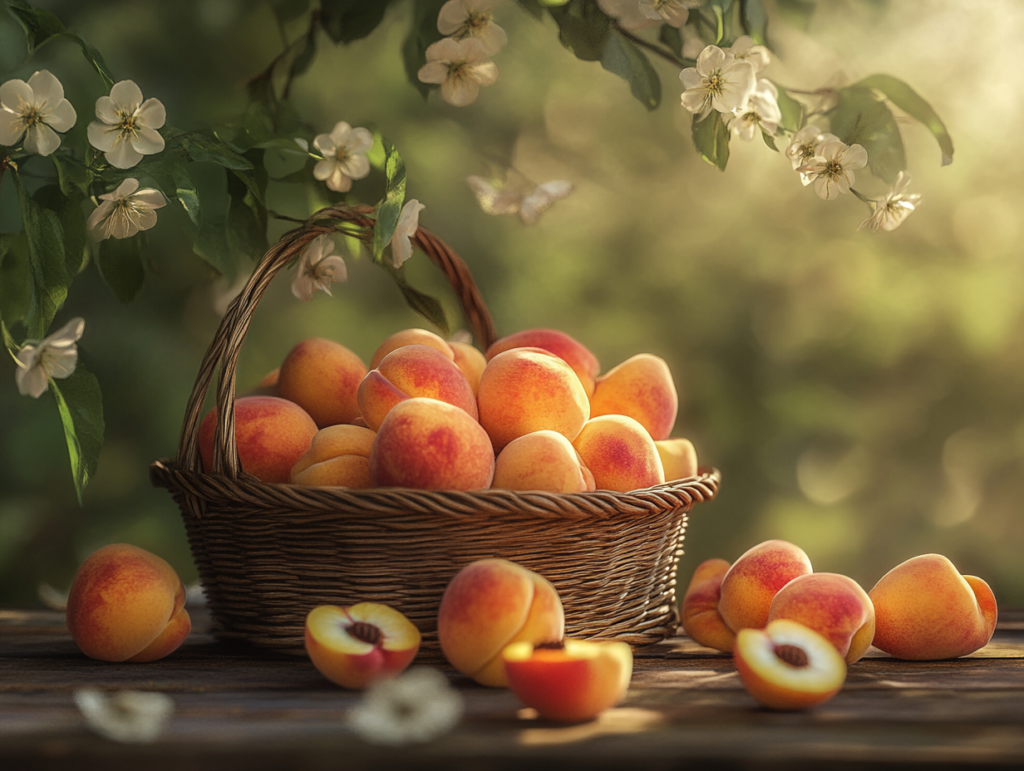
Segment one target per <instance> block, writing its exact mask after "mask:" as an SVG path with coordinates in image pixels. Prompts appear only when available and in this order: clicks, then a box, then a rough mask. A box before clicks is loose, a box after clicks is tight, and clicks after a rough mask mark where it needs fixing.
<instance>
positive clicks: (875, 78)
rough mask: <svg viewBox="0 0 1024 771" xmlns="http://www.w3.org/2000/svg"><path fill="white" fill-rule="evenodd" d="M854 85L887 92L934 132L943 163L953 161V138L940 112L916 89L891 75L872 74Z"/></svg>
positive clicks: (902, 108)
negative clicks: (940, 116) (939, 114)
mask: <svg viewBox="0 0 1024 771" xmlns="http://www.w3.org/2000/svg"><path fill="white" fill-rule="evenodd" d="M854 86H859V87H861V88H873V89H875V90H876V91H880V92H882V93H883V94H885V97H886V98H887V99H888V100H889V101H890V102H892V103H893V104H894V105H896V106H897V107H899V108H900V109H901V110H903V112H905V113H906V114H907V115H909V116H910V117H911V118H913V119H914V120H916V121H918V122H919V123H922V124H924V126H925V127H926V128H927V129H928V130H929V131H931V132H932V135H933V136H934V137H935V141H937V142H938V143H939V149H940V150H942V165H943V166H948V165H949V164H950V163H952V162H953V138H952V137H951V136H950V135H949V132H948V131H947V130H946V125H945V124H944V123H943V122H942V119H941V118H939V116H938V113H936V112H935V110H934V109H933V108H932V106H931V105H930V104H928V102H926V101H925V100H924V99H922V98H921V96H920V95H918V93H917V92H916V91H914V89H912V88H911V87H910V86H908V85H907V84H906V83H904V82H903V81H902V80H900V79H899V78H894V77H892V76H891V75H872V76H871V77H868V78H864V80H862V81H860V82H858V83H854Z"/></svg>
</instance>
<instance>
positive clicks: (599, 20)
mask: <svg viewBox="0 0 1024 771" xmlns="http://www.w3.org/2000/svg"><path fill="white" fill-rule="evenodd" d="M548 13H550V14H551V18H553V19H554V20H555V23H556V24H558V39H559V40H560V41H561V43H562V45H563V46H565V47H566V48H568V49H569V50H570V51H572V52H573V54H575V56H576V58H577V59H582V60H583V61H585V62H598V61H601V59H602V58H603V57H604V50H605V44H606V43H607V42H608V37H609V35H611V30H612V20H611V19H609V18H608V17H607V16H605V14H604V13H602V12H601V9H600V8H599V7H598V5H597V3H592V2H587V0H571V1H570V2H569V3H567V4H566V5H564V6H561V7H559V8H551V9H549V10H548Z"/></svg>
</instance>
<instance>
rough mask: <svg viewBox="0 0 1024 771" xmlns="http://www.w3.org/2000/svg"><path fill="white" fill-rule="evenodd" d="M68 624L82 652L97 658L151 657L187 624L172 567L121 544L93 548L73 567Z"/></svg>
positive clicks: (174, 643) (180, 637)
mask: <svg viewBox="0 0 1024 771" xmlns="http://www.w3.org/2000/svg"><path fill="white" fill-rule="evenodd" d="M67 624H68V630H69V631H70V632H71V637H72V638H73V639H74V641H75V643H77V644H78V647H79V648H81V650H82V653H84V654H85V655H86V656H89V657H90V658H94V659H99V660H100V661H134V662H143V661H156V660H157V659H161V658H163V657H164V656H166V655H168V654H169V653H171V652H172V651H174V650H175V649H177V648H178V646H179V645H181V644H182V643H183V642H184V641H185V638H186V637H188V634H189V632H190V631H191V629H192V622H191V620H190V619H189V615H188V612H187V611H186V610H185V586H184V585H183V584H182V582H181V579H179V578H178V574H177V573H175V572H174V568H172V567H171V566H170V565H168V564H167V562H165V561H164V560H163V559H161V558H160V557H158V556H156V555H155V554H152V553H151V552H148V551H146V550H145V549H140V548H139V547H137V546H132V545H130V544H124V543H117V544H111V545H109V546H104V547H103V548H101V549H97V550H96V551H95V552H93V553H92V554H91V555H89V557H87V558H86V560H85V561H84V562H83V563H82V564H81V566H80V567H79V568H78V572H77V573H75V578H74V580H73V581H72V582H71V591H70V592H69V594H68V605H67Z"/></svg>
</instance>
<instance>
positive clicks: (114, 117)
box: [89, 80, 167, 169]
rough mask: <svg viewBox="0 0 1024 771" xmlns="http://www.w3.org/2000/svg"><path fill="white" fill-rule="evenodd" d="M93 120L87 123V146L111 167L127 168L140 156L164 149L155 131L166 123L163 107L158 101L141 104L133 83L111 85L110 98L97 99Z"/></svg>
mask: <svg viewBox="0 0 1024 771" xmlns="http://www.w3.org/2000/svg"><path fill="white" fill-rule="evenodd" d="M96 117H97V118H99V120H97V121H93V122H92V123H90V124H89V144H91V145H92V146H93V147H95V148H96V149H97V150H100V151H102V152H103V157H104V158H106V159H107V163H109V164H110V165H111V166H114V167H115V168H118V169H130V168H132V166H134V165H135V164H137V163H138V162H139V161H141V160H142V158H143V156H146V155H153V154H155V153H159V152H160V151H161V150H163V149H164V138H163V137H162V136H160V133H159V132H158V131H157V129H159V128H162V127H163V125H164V122H165V121H166V120H167V112H166V111H165V110H164V105H163V103H162V102H161V101H160V100H159V99H147V100H145V101H143V100H142V91H141V90H140V89H139V87H138V86H137V85H135V83H134V81H131V80H122V81H120V82H119V83H115V84H114V87H113V88H111V89H110V96H101V97H100V98H99V99H97V100H96Z"/></svg>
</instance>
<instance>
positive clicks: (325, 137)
mask: <svg viewBox="0 0 1024 771" xmlns="http://www.w3.org/2000/svg"><path fill="white" fill-rule="evenodd" d="M313 147H315V148H316V149H317V150H319V151H320V154H321V155H322V156H324V157H325V158H326V157H328V156H331V155H334V153H335V152H337V150H338V145H336V144H335V142H334V140H333V139H331V135H330V134H317V135H316V136H315V137H314V138H313ZM318 179H319V177H318Z"/></svg>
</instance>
